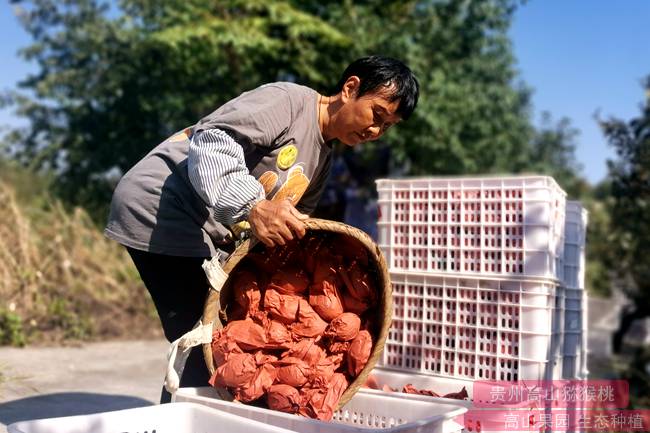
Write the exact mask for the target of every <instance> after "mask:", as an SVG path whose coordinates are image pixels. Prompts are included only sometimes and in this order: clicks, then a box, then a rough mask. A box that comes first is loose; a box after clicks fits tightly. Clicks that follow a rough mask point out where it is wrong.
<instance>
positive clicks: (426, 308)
mask: <svg viewBox="0 0 650 433" xmlns="http://www.w3.org/2000/svg"><path fill="white" fill-rule="evenodd" d="M391 279H392V283H393V323H392V326H391V329H390V331H389V334H388V338H387V340H386V345H385V348H384V353H383V359H382V363H381V364H382V365H383V366H384V367H387V368H397V369H402V370H405V371H411V372H418V373H424V374H433V375H441V376H447V377H457V378H466V379H494V380H517V379H518V378H526V379H541V378H548V377H550V375H552V372H551V370H548V369H549V368H552V365H549V366H548V367H547V365H546V364H547V362H548V361H549V360H551V361H552V360H553V359H552V358H551V353H552V350H553V349H552V335H553V320H554V314H553V312H554V302H555V288H556V285H555V283H552V282H549V281H530V280H528V281H525V280H521V279H510V280H507V279H505V280H504V279H502V280H499V279H478V278H476V277H473V276H450V275H443V274H414V273H397V272H392V273H391Z"/></svg>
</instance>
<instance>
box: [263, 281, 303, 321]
mask: <svg viewBox="0 0 650 433" xmlns="http://www.w3.org/2000/svg"><path fill="white" fill-rule="evenodd" d="M300 301H301V298H300V297H298V296H292V295H283V294H281V293H280V292H278V291H277V290H274V289H273V288H272V287H271V286H269V287H267V289H266V292H265V293H264V310H266V312H268V313H269V314H270V315H271V317H273V318H274V319H276V320H278V321H280V322H282V323H286V324H290V323H293V322H295V321H296V317H297V316H298V308H299V306H300Z"/></svg>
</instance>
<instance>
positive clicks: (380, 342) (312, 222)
mask: <svg viewBox="0 0 650 433" xmlns="http://www.w3.org/2000/svg"><path fill="white" fill-rule="evenodd" d="M304 223H305V227H306V229H307V231H327V232H334V233H339V234H344V235H348V236H351V237H353V238H355V239H357V240H359V241H360V242H361V244H362V245H363V246H364V247H365V248H366V250H367V251H368V253H369V256H370V257H371V258H372V259H374V261H375V265H376V274H377V278H378V281H377V284H378V286H379V287H378V291H379V295H380V296H379V297H378V308H379V309H380V311H382V312H383V314H382V317H381V323H380V326H379V330H378V333H377V335H375V336H373V337H375V338H374V342H373V348H372V351H371V353H370V357H369V358H368V362H367V363H366V365H365V367H364V368H363V370H362V371H361V373H359V375H358V376H357V377H356V378H355V379H354V381H352V382H351V383H350V384H349V385H348V388H347V389H346V390H345V392H344V393H343V395H342V396H341V398H340V400H339V404H338V407H337V409H340V408H341V407H343V406H344V405H345V404H346V403H347V402H348V401H350V399H352V397H353V396H354V394H355V393H356V392H357V391H358V390H359V389H360V388H361V387H362V386H363V385H364V384H365V382H366V380H367V378H368V375H369V374H370V372H371V371H372V369H373V368H374V366H375V365H376V364H377V362H378V361H379V358H380V356H381V354H382V351H383V349H384V345H385V342H386V338H387V337H388V331H389V328H390V325H391V320H392V311H393V305H392V302H393V298H392V285H391V280H390V273H389V271H388V265H387V263H386V259H385V258H384V255H383V253H382V252H381V249H380V248H379V247H378V246H377V244H376V243H375V242H374V241H373V240H372V238H370V236H369V235H368V234H367V233H365V232H364V231H362V230H360V229H358V228H356V227H353V226H350V225H348V224H345V223H341V222H337V221H330V220H325V219H319V218H309V219H307V220H305V221H304ZM259 243H260V242H259V240H258V239H256V238H254V237H251V238H248V239H246V240H245V241H244V242H242V243H241V244H240V245H239V246H238V247H237V248H236V249H235V251H234V252H233V253H232V254H231V255H230V256H229V257H228V259H227V260H226V261H225V263H224V264H223V266H222V269H223V271H224V272H225V273H226V274H228V279H227V280H226V283H225V284H224V286H226V285H227V284H228V282H229V280H230V273H231V272H232V271H233V270H234V269H235V268H236V267H237V265H238V264H239V262H240V261H241V260H243V259H244V258H245V257H246V256H247V255H248V253H249V252H251V251H252V250H253V249H254V248H255V247H256V246H257V245H258V244H259ZM221 313H222V307H221V292H220V291H219V292H218V291H215V290H210V291H209V292H208V295H207V297H206V301H205V304H204V309H203V316H202V317H201V321H202V323H210V322H212V324H213V325H212V330H213V332H214V331H215V330H217V329H221V328H223V325H224V324H223V323H222V322H221V319H220V314H221ZM203 357H204V360H205V363H206V366H207V368H208V371H209V372H210V374H211V375H212V374H214V371H215V367H214V359H213V357H212V344H211V343H204V344H203ZM217 391H218V394H219V395H220V396H221V397H222V399H224V400H233V396H232V395H231V394H230V392H228V391H227V390H226V389H223V388H221V389H219V388H218V389H217Z"/></svg>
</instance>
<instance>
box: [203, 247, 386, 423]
mask: <svg viewBox="0 0 650 433" xmlns="http://www.w3.org/2000/svg"><path fill="white" fill-rule="evenodd" d="M345 238H346V236H344V235H337V236H320V237H315V236H311V237H309V236H307V237H306V238H304V239H303V240H300V241H292V242H290V243H289V245H287V246H284V247H274V248H270V249H265V250H262V251H260V252H254V253H249V255H248V256H247V257H246V258H245V259H243V260H242V261H241V262H240V263H239V265H238V267H236V268H235V269H234V270H233V271H232V275H233V277H232V280H229V284H230V286H228V288H229V290H230V299H231V300H228V299H226V300H225V304H226V306H227V309H226V310H227V312H228V314H227V318H228V319H229V321H228V323H227V325H226V326H225V328H224V329H222V330H219V331H215V332H214V334H213V341H212V346H211V349H212V350H211V353H212V357H213V361H214V363H215V365H216V369H215V372H214V375H213V376H212V378H211V379H210V383H211V384H212V385H213V386H217V387H227V388H228V389H229V391H230V392H231V394H232V395H233V396H234V398H235V399H237V400H239V401H241V402H244V403H250V402H255V404H256V405H260V404H261V405H264V404H266V405H267V406H268V407H269V408H270V409H274V410H279V411H283V412H287V413H297V414H300V415H304V416H309V417H312V418H319V419H323V420H328V419H330V418H331V417H332V415H333V413H334V411H335V410H336V409H337V407H338V405H339V401H340V399H341V396H342V395H343V393H344V392H345V390H346V389H347V388H348V386H350V384H351V383H352V382H354V380H355V379H356V378H357V377H358V376H359V375H360V374H361V372H362V370H363V369H364V367H365V366H366V364H367V363H368V360H369V358H370V355H371V352H372V349H373V344H374V338H373V336H374V335H377V334H376V333H377V329H378V324H379V323H381V321H380V316H379V314H380V313H379V312H378V310H377V309H378V307H379V302H378V299H379V298H380V296H379V295H380V294H379V293H376V290H377V287H376V284H377V280H376V279H375V278H376V277H373V276H372V275H373V274H372V273H371V272H370V269H369V266H370V257H371V255H370V254H369V253H368V251H367V250H366V249H365V247H364V245H363V244H362V243H361V242H360V241H356V240H351V241H350V240H348V241H346V240H345ZM386 329H387V328H386Z"/></svg>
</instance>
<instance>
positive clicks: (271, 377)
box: [234, 364, 276, 403]
mask: <svg viewBox="0 0 650 433" xmlns="http://www.w3.org/2000/svg"><path fill="white" fill-rule="evenodd" d="M275 378H276V369H275V367H274V366H272V365H271V364H265V365H262V366H261V367H259V368H258V369H257V372H256V373H255V376H254V377H253V379H252V380H251V381H250V383H248V384H246V385H243V386H241V387H239V388H237V389H236V390H235V393H234V397H235V398H236V399H237V400H239V401H241V402H244V403H248V402H251V401H254V400H257V399H258V398H260V397H262V396H263V395H264V393H265V392H266V391H267V390H268V389H269V388H270V387H271V385H273V382H274V381H275Z"/></svg>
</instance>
